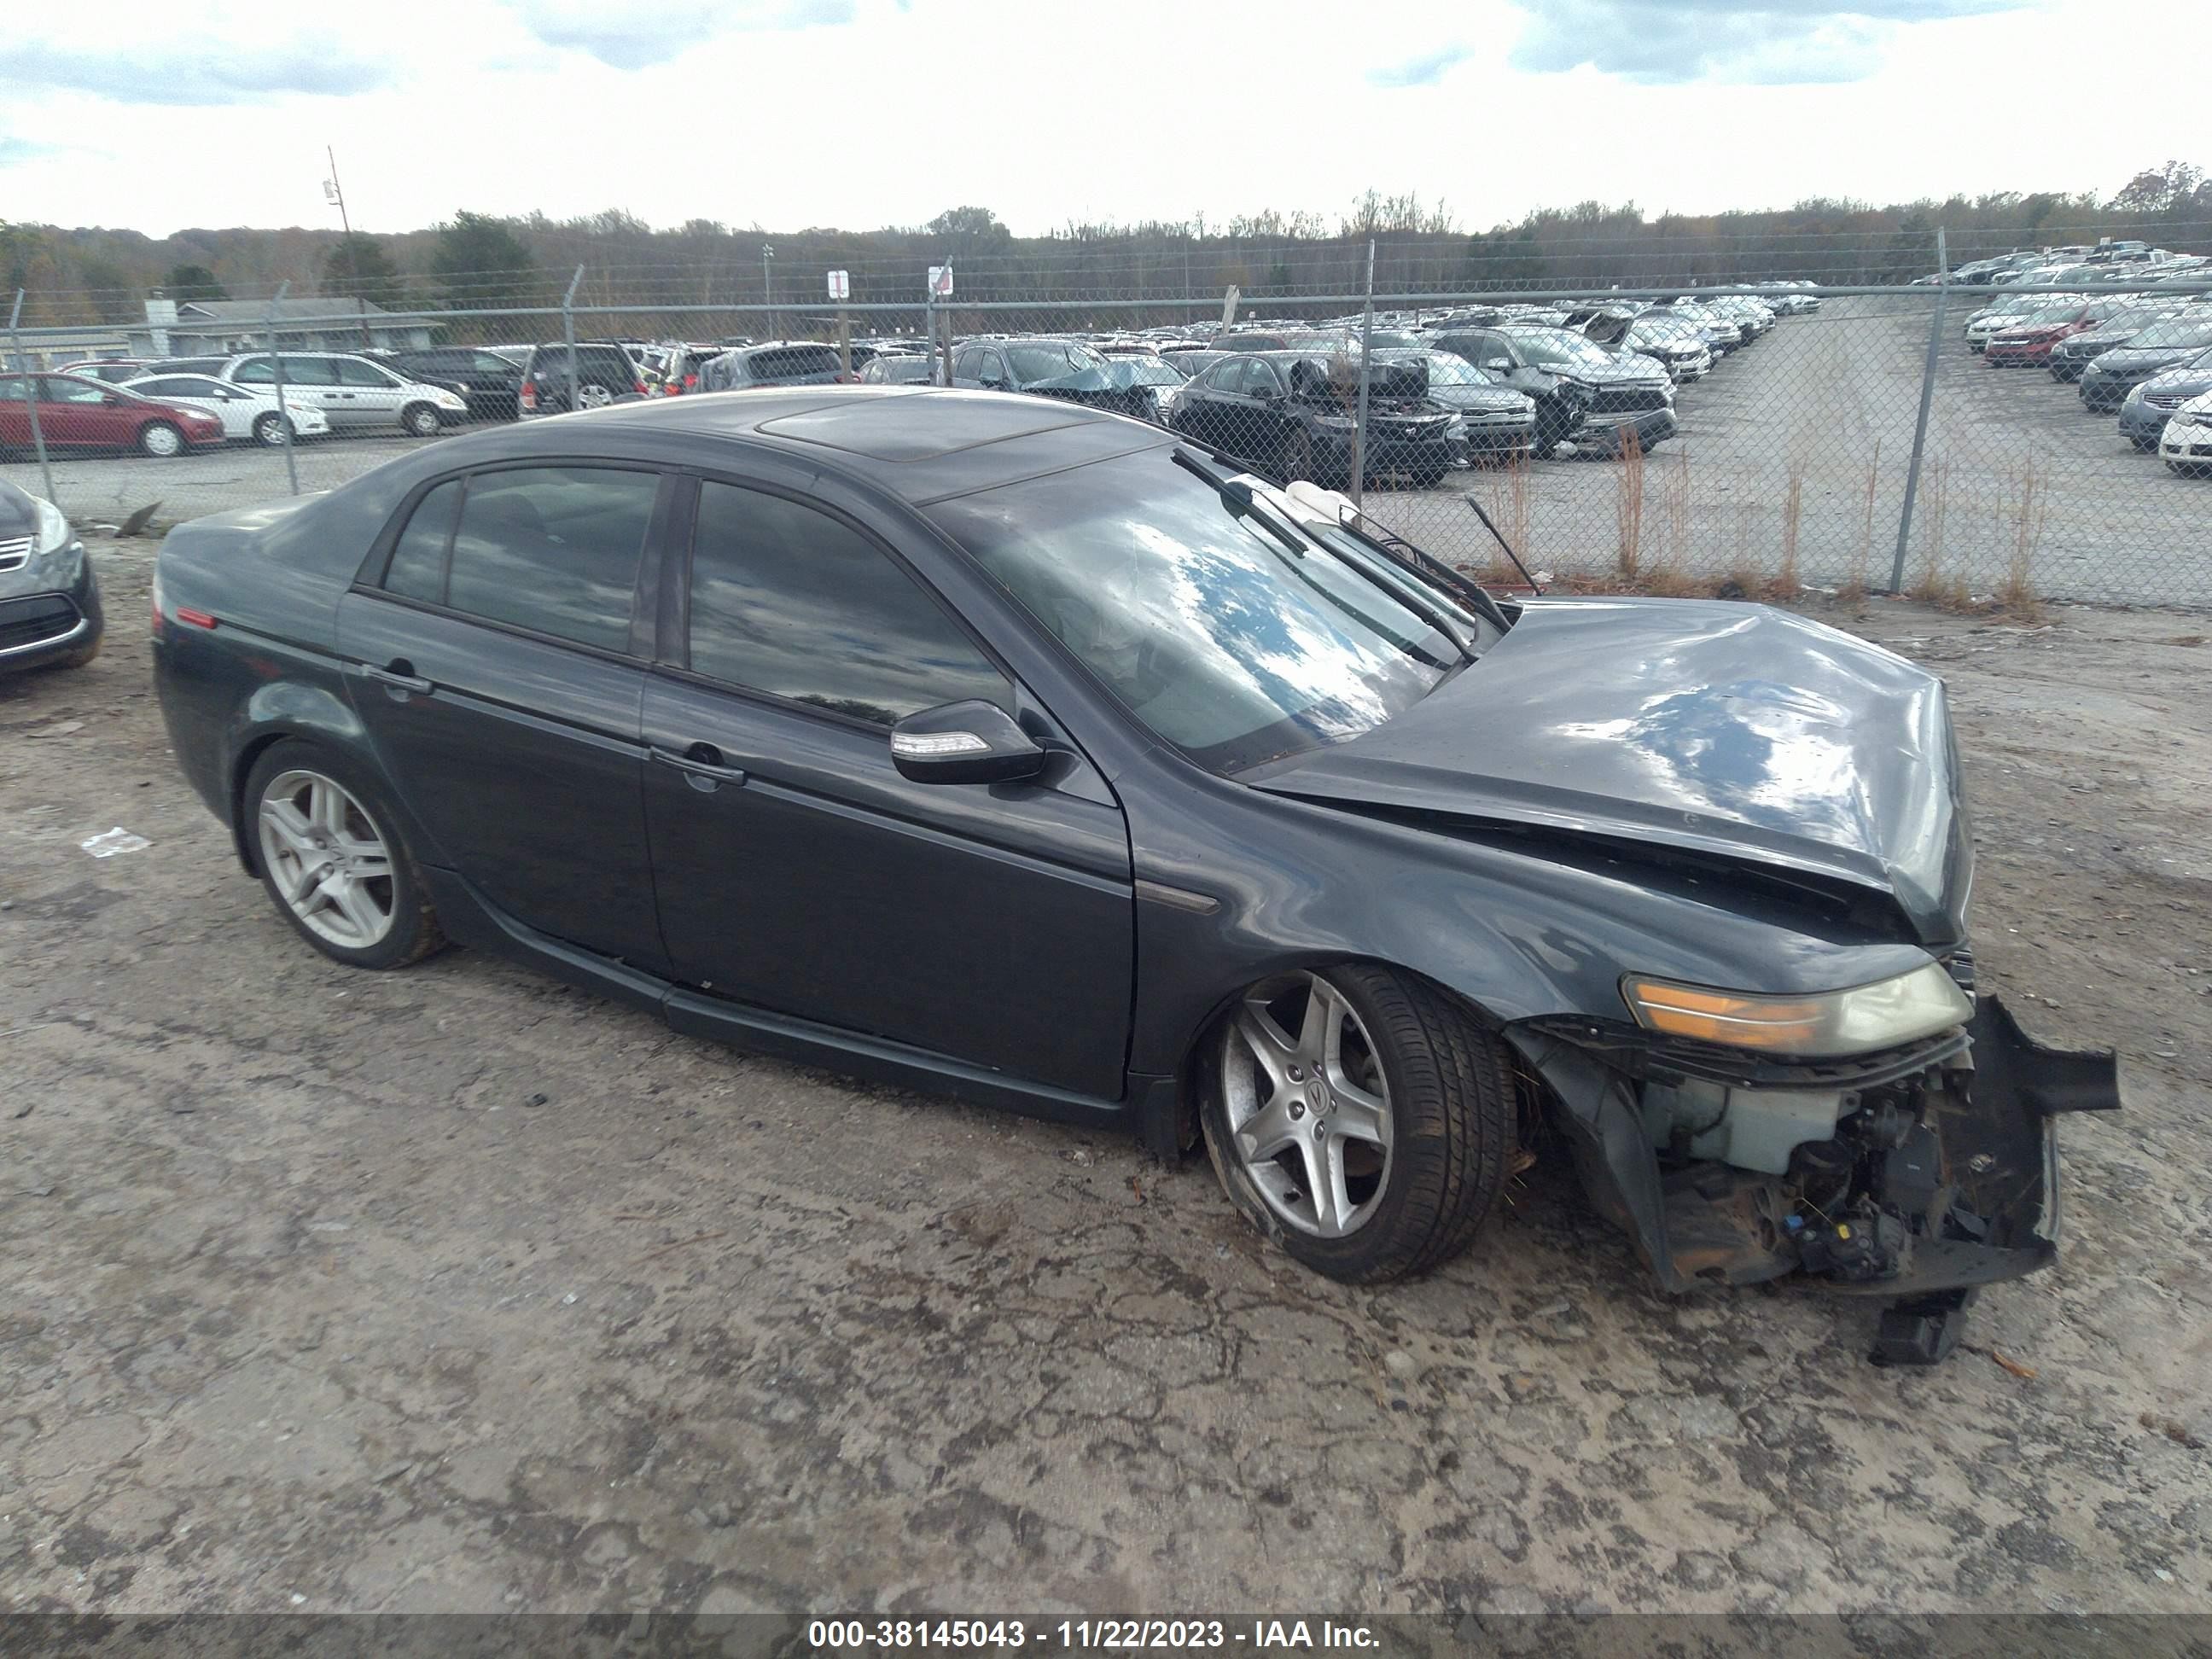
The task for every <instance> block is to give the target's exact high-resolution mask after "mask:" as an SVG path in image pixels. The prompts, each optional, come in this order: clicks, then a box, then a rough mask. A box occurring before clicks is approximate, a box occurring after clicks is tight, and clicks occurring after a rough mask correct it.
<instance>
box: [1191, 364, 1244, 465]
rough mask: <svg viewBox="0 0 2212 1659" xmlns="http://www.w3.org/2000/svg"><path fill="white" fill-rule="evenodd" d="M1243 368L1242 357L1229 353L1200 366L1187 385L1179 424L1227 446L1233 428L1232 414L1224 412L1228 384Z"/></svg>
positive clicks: (1195, 434)
mask: <svg viewBox="0 0 2212 1659" xmlns="http://www.w3.org/2000/svg"><path fill="white" fill-rule="evenodd" d="M1243 372H1244V366H1243V359H1242V358H1241V357H1226V358H1224V359H1223V360H1222V361H1221V362H1217V363H1210V364H1208V365H1207V366H1206V368H1202V369H1200V371H1199V372H1198V373H1197V374H1195V375H1194V376H1193V377H1192V378H1191V382H1190V384H1189V386H1187V387H1186V388H1185V389H1184V392H1183V406H1182V416H1181V418H1180V419H1179V420H1178V421H1177V422H1176V424H1177V426H1178V427H1179V428H1181V429H1182V430H1183V431H1185V432H1188V433H1189V434H1190V435H1191V436H1192V437H1194V438H1195V439H1197V440H1198V441H1200V443H1202V444H1208V445H1211V446H1212V447H1214V448H1217V449H1225V448H1227V447H1228V443H1227V440H1226V437H1225V434H1226V433H1227V432H1228V430H1229V418H1228V416H1227V415H1226V414H1225V401H1224V394H1225V391H1226V389H1227V386H1228V384H1229V383H1230V382H1231V380H1234V379H1235V378H1237V376H1240V375H1242V374H1243Z"/></svg>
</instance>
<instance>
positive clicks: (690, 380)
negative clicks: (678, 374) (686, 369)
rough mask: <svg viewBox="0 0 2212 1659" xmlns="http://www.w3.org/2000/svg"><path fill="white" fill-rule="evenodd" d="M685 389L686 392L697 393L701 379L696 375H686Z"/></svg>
mask: <svg viewBox="0 0 2212 1659" xmlns="http://www.w3.org/2000/svg"><path fill="white" fill-rule="evenodd" d="M698 389H699V377H698V376H697V375H696V374H686V375H685V376H684V390H685V391H686V392H696V391H697V390H698Z"/></svg>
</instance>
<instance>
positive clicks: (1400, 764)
mask: <svg viewBox="0 0 2212 1659" xmlns="http://www.w3.org/2000/svg"><path fill="white" fill-rule="evenodd" d="M1245 781H1246V782H1248V783H1249V784H1251V785H1252V786H1253V787H1257V788H1260V789H1264V790H1267V791H1268V792H1269V793H1275V794H1281V795H1290V796H1297V797H1300V798H1303V799H1310V800H1316V801H1322V802H1329V803H1335V804H1340V805H1352V806H1366V807H1373V808H1379V809H1383V810H1386V811H1393V812H1413V813H1421V814H1433V815H1435V816H1436V817H1438V818H1439V819H1443V820H1447V821H1455V822H1461V823H1469V824H1480V823H1492V824H1503V825H1512V826H1518V827H1524V828H1530V829H1542V830H1548V831H1553V832H1557V833H1559V834H1562V835H1565V836H1577V837H1580V836H1589V837H1597V838H1601V839H1602V840H1604V841H1607V842H1613V843H1616V844H1620V845H1625V846H1631V847H1633V846H1636V845H1638V844H1650V845H1657V846H1661V847H1665V848H1674V849H1678V850H1680V851H1681V852H1684V853H1688V854H1699V855H1703V856H1705V857H1708V858H1715V859H1718V860H1724V861H1729V862H1734V863H1739V864H1747V865H1756V866H1767V867H1769V868H1771V869H1775V870H1779V871H1792V872H1802V873H1804V874H1806V875H1809V876H1813V877H1815V878H1821V879H1822V880H1824V881H1825V882H1826V883H1828V884H1838V883H1840V884H1848V885H1849V886H1850V887H1854V888H1857V889H1861V890H1865V891H1866V892H1868V893H1869V894H1872V895H1877V896H1885V897H1887V898H1888V899H1890V900H1891V901H1893V903H1894V905H1895V907H1896V909H1897V911H1898V912H1899V915H1901V916H1902V918H1903V919H1904V920H1905V922H1906V923H1907V924H1908V926H1909V927H1910V928H1911V931H1912V933H1914V935H1915V936H1916V937H1917V939H1919V940H1920V941H1921V942H1922V943H1923V944H1926V945H1948V944H1952V943H1955V942H1956V941H1958V940H1960V939H1963V938H1964V937H1965V927H1964V919H1965V911H1966V896H1967V888H1968V886H1969V884H1970V881H1971V877H1972V846H1971V842H1970V841H1969V839H1968V836H1967V832H1966V813H1965V810H1964V805H1963V803H1962V802H1961V800H1960V796H1959V784H1958V768H1957V761H1956V757H1955V754H1954V747H1953V743H1952V737H1951V724H1950V715H1949V711H1948V706H1947V705H1946V702H1945V700H1944V695H1943V684H1942V681H1941V680H1940V679H1938V678H1936V677H1935V676H1934V675H1932V674H1929V673H1928V672H1926V671H1924V670H1922V669H1920V668H1918V667H1916V666H1915V665H1913V664H1911V663H1910V662H1907V661H1906V660H1905V659H1903V658H1901V657H1899V656H1895V655H1893V653H1889V652H1887V651H1885V650H1883V649H1881V647H1878V646H1874V645H1870V644H1868V643H1867V642H1866V641H1862V640H1857V639H1854V638H1852V637H1851V636H1850V635H1846V634H1842V633H1839V632H1838V631H1837V630H1835V629H1830V628H1826V627H1824V626H1822V625H1821V624H1820V623H1813V622H1808V621H1807V620H1805V619H1803V618H1802V617H1793V616H1790V615H1789V614H1787V613H1785V612H1783V611H1773V610H1770V609H1768V608H1767V607H1765V606H1764V605H1736V604H1728V603H1725V602H1717V601H1716V602H1697V601H1686V600H1666V599H1620V600H1613V599H1607V600H1580V599H1569V600H1536V601H1533V602H1531V603H1529V604H1528V605H1526V606H1525V607H1524V609H1523V611H1522V616H1521V619H1520V621H1519V622H1518V623H1516V625H1515V627H1514V628H1513V629H1512V631H1511V632H1510V633H1509V634H1507V635H1505V637H1504V639H1503V640H1502V641H1499V642H1498V644H1497V645H1496V646H1494V647H1492V649H1491V650H1490V651H1489V652H1488V653H1486V655H1484V656H1483V657H1482V658H1481V659H1480V660H1479V661H1477V662H1475V663H1473V664H1471V665H1468V667H1467V668H1465V669H1463V670H1462V671H1460V672H1459V673H1458V674H1456V675H1455V676H1454V677H1453V678H1450V679H1449V680H1447V681H1446V682H1444V683H1443V684H1442V685H1440V686H1439V687H1438V688H1437V690H1435V691H1433V692H1431V694H1430V695H1429V696H1427V697H1426V698H1425V699H1424V700H1423V701H1422V702H1419V703H1416V704H1415V705H1413V707H1412V708H1408V709H1407V710H1405V711H1404V712H1403V713H1402V714H1399V715H1397V716H1396V717H1395V718H1394V719H1392V720H1389V721H1387V722H1386V723H1384V724H1383V725H1382V726H1377V727H1376V728H1375V729H1374V730H1372V731H1370V732H1364V733H1362V734H1361V735H1360V736H1358V737H1357V738H1352V739H1351V740H1349V741H1347V742H1345V743H1341V744H1336V745H1335V746H1334V747H1332V748H1328V749H1324V750H1316V751H1315V752H1313V753H1311V754H1308V755H1303V756H1298V757H1294V758H1292V759H1291V760H1288V761H1285V762H1282V763H1278V764H1276V765H1274V766H1272V767H1268V768H1265V769H1261V770H1260V771H1258V772H1255V773H1253V774H1249V775H1247V776H1246V778H1245Z"/></svg>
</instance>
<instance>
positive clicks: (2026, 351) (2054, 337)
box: [1982, 301, 2104, 368]
mask: <svg viewBox="0 0 2212 1659" xmlns="http://www.w3.org/2000/svg"><path fill="white" fill-rule="evenodd" d="M2103 320H2104V316H2103V314H2102V313H2099V312H2098V310H2097V307H2094V306H2085V305H2082V304H2081V303H2079V302H2078V301H2077V302H2075V304H2072V305H2064V306H2052V307H2048V308H2046V309H2045V310H2042V311H2035V312H2030V313H2028V314H2027V316H2026V317H2023V318H2022V319H2021V320H2020V321H2018V322H2016V323H2015V324H2014V325H2012V326H2011V327H2010V328H2006V329H2000V330H1999V331H1997V332H1996V333H1995V334H1992V335H1991V336H1990V343H1989V345H1988V346H1987V348H1986V349H1984V351H1983V353H1982V361H1983V362H1986V363H1989V364H1990V365H1992V366H1993V367H1995V368H2019V367H2021V365H2023V364H2027V363H2045V364H2047V363H2049V362H2050V361H2051V347H2053V346H2055V345H2057V343H2059V342H2060V341H2061V340H2063V339H2066V338H2067V337H2069V336H2071V335H2075V334H2080V333H2083V332H2085V331H2087V330H2089V329H2093V328H2094V327H2096V326H2097V325H2098V324H2099V323H2100V322H2102V321H2103Z"/></svg>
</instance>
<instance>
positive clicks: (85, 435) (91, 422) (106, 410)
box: [38, 374, 145, 449]
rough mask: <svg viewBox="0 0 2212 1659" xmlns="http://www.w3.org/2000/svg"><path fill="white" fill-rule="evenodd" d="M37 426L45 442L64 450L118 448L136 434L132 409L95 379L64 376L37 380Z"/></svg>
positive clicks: (138, 405) (136, 424)
mask: <svg viewBox="0 0 2212 1659" xmlns="http://www.w3.org/2000/svg"><path fill="white" fill-rule="evenodd" d="M38 389H39V425H40V428H41V429H43V430H44V432H45V434H46V441H47V442H48V443H50V444H52V445H54V446H55V447H58V448H64V449H111V448H114V449H119V448H125V447H128V446H129V445H130V444H131V441H132V440H133V439H134V438H135V437H136V436H137V430H138V422H137V419H136V418H135V414H134V410H143V408H144V407H145V405H144V404H137V405H135V406H131V405H129V404H128V400H127V399H125V398H114V399H113V400H112V401H110V398H109V393H108V390H107V388H106V386H102V385H101V384H100V382H99V381H97V380H77V379H76V378H74V377H73V376H70V375H67V374H41V375H40V376H39V377H38Z"/></svg>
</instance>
